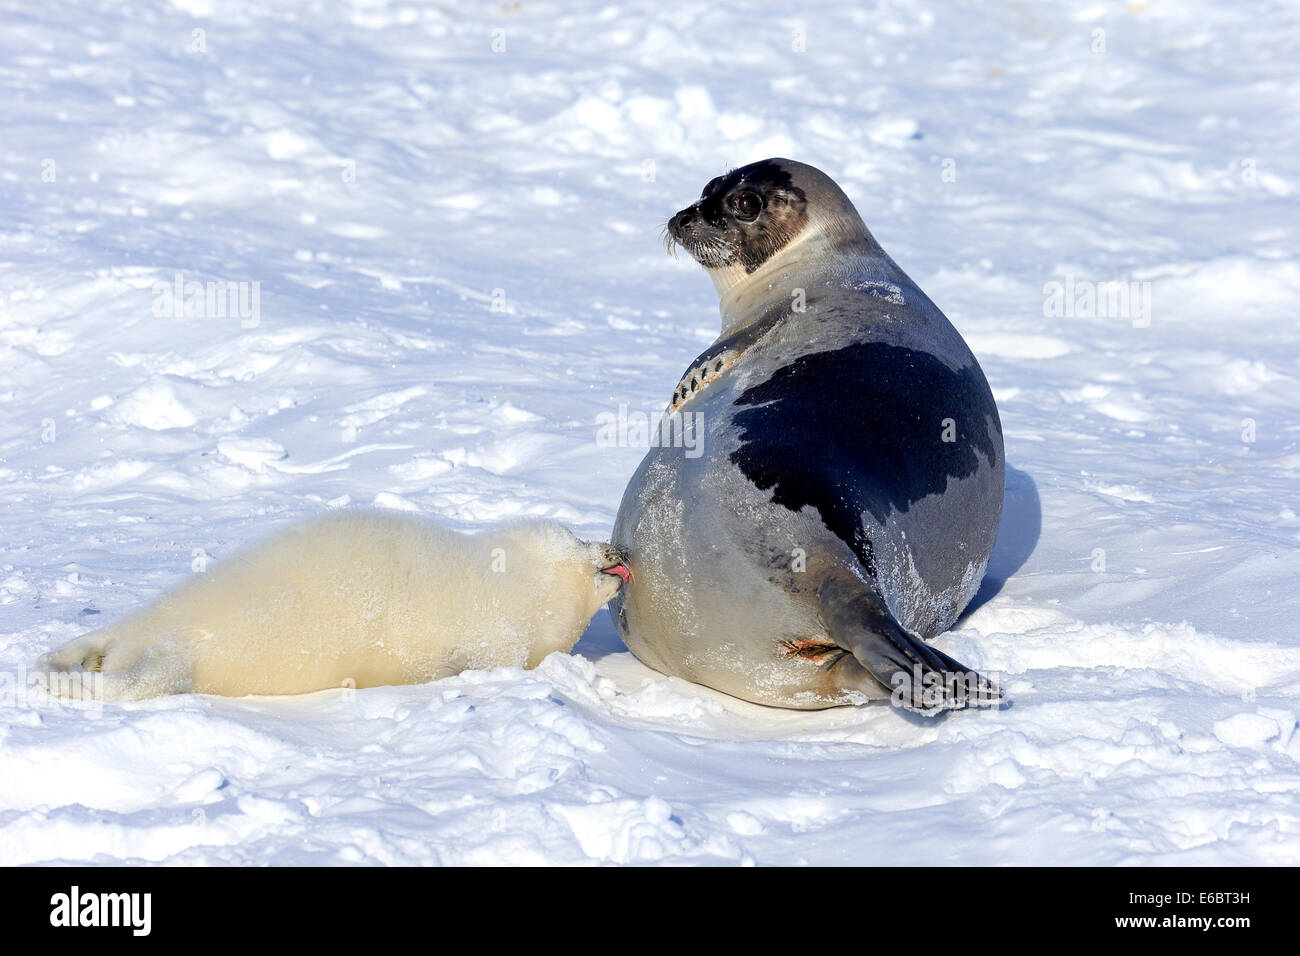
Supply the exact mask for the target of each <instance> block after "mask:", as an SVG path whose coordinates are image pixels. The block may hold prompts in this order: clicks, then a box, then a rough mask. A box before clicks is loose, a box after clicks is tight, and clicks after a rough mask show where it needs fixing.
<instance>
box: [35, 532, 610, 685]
mask: <svg viewBox="0 0 1300 956" xmlns="http://www.w3.org/2000/svg"><path fill="white" fill-rule="evenodd" d="M619 563H621V559H620V557H619V555H618V552H617V551H616V550H615V549H613V548H611V547H610V546H609V545H606V544H598V543H594V542H588V541H582V540H579V539H578V538H576V537H575V536H574V535H573V534H572V533H571V532H570V531H568V530H567V529H566V528H564V527H562V526H561V525H558V524H553V523H551V522H540V521H539V522H527V523H521V524H517V525H511V526H506V527H504V528H501V529H498V530H494V531H488V532H484V533H482V534H478V535H473V536H471V535H462V534H458V533H456V532H454V531H451V530H448V529H446V528H442V527H440V526H438V525H436V524H433V523H432V522H430V521H428V520H426V519H422V518H418V517H414V516H410V515H405V514H400V513H394V512H380V511H351V512H342V513H336V514H330V515H326V516H324V517H319V518H314V519H310V520H308V521H306V522H303V523H301V524H298V525H295V526H293V527H290V528H289V529H288V530H286V531H284V532H282V533H280V534H278V535H275V536H273V537H272V538H270V539H269V540H266V541H264V542H262V543H261V544H258V545H254V546H253V547H252V548H250V549H248V550H247V551H245V552H244V553H243V554H240V555H236V556H235V557H233V558H231V559H230V560H229V561H226V562H224V563H222V564H219V565H218V566H216V567H214V568H213V569H211V570H210V571H208V572H207V573H206V574H202V575H199V576H197V577H195V578H194V579H192V580H190V581H187V582H185V583H184V584H182V585H181V586H179V587H177V588H175V589H174V590H172V591H170V592H168V593H166V594H164V595H163V596H162V597H160V598H159V599H158V600H157V601H155V602H154V603H153V604H151V605H149V606H147V607H145V608H143V609H141V610H139V611H137V612H135V613H134V614H131V615H129V616H128V617H126V618H125V619H124V620H122V621H119V622H118V623H117V624H114V625H112V626H111V627H106V628H104V629H102V630H99V631H95V632H93V633H91V634H87V635H86V636H84V637H81V638H78V639H77V640H75V641H72V642H71V643H70V644H68V645H66V646H65V647H63V648H61V649H60V650H58V651H55V652H54V653H52V654H50V655H48V656H47V657H46V658H44V659H43V660H42V662H41V664H42V666H43V668H44V669H45V670H46V671H73V672H76V671H78V670H80V669H84V670H85V671H87V672H94V671H99V672H101V673H102V675H103V689H102V693H103V696H104V697H105V698H108V699H119V700H121V699H126V700H130V699H139V698H144V697H155V696H158V695H160V694H177V693H189V692H196V693H202V694H224V695H227V696H242V695H245V694H300V693H305V692H308V691H315V690H322V689H324V688H329V687H340V686H355V687H367V686H374V685H377V684H412V683H421V682H424V681H429V680H433V679H435V678H438V677H446V676H449V675H451V674H456V673H459V672H460V671H462V670H465V669H466V668H478V667H501V666H514V667H536V666H537V665H538V664H539V663H540V662H541V660H542V658H543V657H545V656H546V655H547V654H550V653H551V652H552V651H569V650H571V649H572V648H573V645H574V644H575V643H577V641H578V638H579V637H580V636H581V635H582V631H583V628H584V627H586V625H587V622H588V621H589V620H590V619H591V616H592V615H593V614H594V613H595V612H596V611H597V610H598V609H599V608H600V607H601V605H603V604H604V603H605V602H606V601H608V600H609V599H610V598H612V597H613V596H614V595H615V594H616V593H617V592H618V589H619V587H620V585H621V584H622V581H621V580H620V578H619V577H618V576H616V575H614V574H608V573H602V571H601V569H602V568H608V567H610V566H613V565H617V564H619ZM50 683H51V685H53V684H54V683H55V682H54V681H51V682H50ZM93 683H94V682H93V681H92V682H91V684H92V685H93Z"/></svg>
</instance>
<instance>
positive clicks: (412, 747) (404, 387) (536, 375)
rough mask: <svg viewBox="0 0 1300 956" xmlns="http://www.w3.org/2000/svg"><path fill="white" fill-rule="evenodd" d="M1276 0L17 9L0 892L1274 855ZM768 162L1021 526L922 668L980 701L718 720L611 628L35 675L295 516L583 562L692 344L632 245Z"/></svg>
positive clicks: (1279, 393)
mask: <svg viewBox="0 0 1300 956" xmlns="http://www.w3.org/2000/svg"><path fill="white" fill-rule="evenodd" d="M1298 16H1300V14H1298V12H1297V8H1296V7H1294V6H1293V5H1289V4H1270V3H1263V2H1254V3H1209V2H1205V0H1195V2H1175V0H1150V2H1144V0H1134V2H1129V3H1126V4H1120V3H1097V4H1095V5H1092V6H1086V7H1083V6H1080V5H1078V4H1073V3H1068V2H1045V3H1036V4H1026V3H1008V4H1001V3H987V4H970V5H966V4H952V5H939V4H935V3H932V2H923V3H908V2H902V0H899V2H878V3H873V2H868V3H865V4H862V3H847V2H846V3H820V2H815V0H814V2H810V3H801V4H798V5H795V6H794V7H791V6H790V5H788V4H778V3H774V2H771V0H769V2H768V3H767V5H766V9H765V10H760V11H759V12H758V13H756V14H754V15H747V16H741V15H739V14H737V13H736V12H734V11H733V10H731V8H730V7H729V6H728V5H725V4H723V5H719V4H715V3H704V2H690V3H680V4H661V3H650V2H627V3H622V4H619V5H608V4H605V3H586V2H575V3H558V2H541V0H523V2H512V3H502V4H485V5H481V6H479V5H473V4H469V5H466V4H460V5H443V4H436V5H422V4H414V3H409V2H400V0H394V2H386V0H363V2H356V3H355V4H353V5H351V6H341V5H335V4H320V3H313V2H302V3H294V2H280V0H276V2H270V0H265V2H238V0H232V2H229V3H226V2H222V3H215V2H210V0H175V2H173V3H170V4H168V3H165V2H161V0H140V2H137V3H132V4H130V5H122V4H119V3H116V2H112V0H99V2H84V3H65V2H59V0H49V2H43V3H39V4H33V3H27V2H20V0H13V2H11V3H8V4H6V10H5V12H4V13H3V14H0V22H2V23H3V27H4V28H3V29H2V30H0V96H2V100H0V102H3V109H2V110H0V213H2V214H3V215H2V216H0V481H2V482H3V499H2V500H3V513H2V515H0V522H2V524H0V531H2V532H3V533H2V534H0V607H2V608H3V611H2V612H0V614H2V616H0V673H2V674H3V676H2V677H0V680H2V681H3V684H0V698H2V700H0V863H6V864H18V863H34V862H60V861H61V862H73V861H76V862H94V863H122V862H140V861H151V862H167V863H192V864H197V863H207V864H220V863H275V864H292V863H310V864H317V863H319V864H349V863H374V864H399V863H402V864H406V863H444V864H465V863H475V864H478V863H483V864H486V863H555V864H583V863H646V862H659V861H663V862H688V863H692V862H693V863H723V864H735V863H760V864H787V863H810V864H828V863H864V864H872V865H879V864H891V863H930V864H990V863H1035V864H1037V863H1046V864H1066V863H1070V864H1126V863H1127V864H1132V863H1144V864H1296V863H1300V802H1297V799H1296V792H1297V789H1298V788H1300V763H1298V761H1300V735H1297V734H1296V714H1297V711H1298V710H1300V705H1298V704H1297V693H1298V692H1300V627H1297V607H1296V599H1295V589H1296V582H1297V580H1300V550H1298V548H1300V540H1298V539H1300V505H1297V501H1296V489H1297V481H1298V479H1300V447H1298V446H1297V439H1298V438H1300V425H1298V424H1297V414H1296V413H1297V395H1298V394H1300V393H1298V392H1297V381H1298V380H1300V348H1297V344H1296V343H1297V339H1296V314H1297V304H1298V303H1300V253H1298V252H1297V248H1300V243H1298V241H1297V240H1298V236H1297V224H1298V223H1300V203H1298V202H1297V189H1298V188H1300V135H1298V134H1300V113H1297V111H1296V109H1295V105H1294V104H1295V103H1296V101H1297V97H1298V96H1300V56H1298V55H1297V53H1298V52H1300V51H1298V50H1297V44H1296V37H1297V35H1298V33H1300V23H1297V19H1298ZM768 156H788V157H791V158H794V159H799V160H802V161H804V162H809V163H812V164H814V165H816V166H819V167H820V168H822V169H824V170H826V171H827V172H828V173H829V174H830V175H831V176H832V177H834V178H835V179H836V180H837V181H838V182H839V183H840V184H841V185H842V186H843V187H844V188H845V189H846V191H847V192H848V193H849V195H850V196H851V197H852V198H853V199H854V201H855V202H856V203H857V205H858V208H859V209H860V211H861V212H862V214H863V216H864V218H865V219H866V221H867V223H868V225H869V226H870V227H871V229H872V230H873V232H874V233H875V235H876V236H877V238H878V239H879V240H880V241H881V243H882V244H883V245H884V247H885V248H886V249H887V250H888V251H889V252H890V253H891V254H892V255H893V256H894V257H895V259H897V260H898V262H899V263H900V264H901V265H902V267H903V268H904V269H905V270H907V271H908V272H909V274H911V275H912V276H913V278H915V279H916V280H917V282H918V283H919V284H920V286H921V287H922V288H923V289H925V291H926V292H927V293H928V294H929V295H930V297H931V298H933V299H934V300H935V301H936V303H938V305H939V306H940V307H941V308H942V309H943V310H944V311H945V312H946V313H947V315H948V316H949V317H950V318H951V319H952V320H953V322H954V323H955V324H956V325H957V327H958V328H959V329H960V330H961V331H962V333H963V334H964V335H965V336H966V337H967V340H968V341H969V343H970V344H971V346H972V348H973V349H974V351H975V353H976V354H977V355H978V356H979V359H980V361H981V363H982V365H983V367H984V370H985V372H986V373H987V376H988V378H989V380H990V382H991V383H992V384H993V388H994V391H995V393H996V395H997V398H998V401H999V404H1000V408H1001V413H1002V420H1003V423H1004V426H1005V431H1006V440H1007V454H1008V461H1009V463H1010V465H1011V466H1012V467H1013V470H1012V471H1011V474H1010V481H1009V487H1008V489H1007V507H1006V516H1005V521H1004V524H1003V527H1002V531H1001V537H1000V539H999V543H998V548H997V552H996V554H995V556H994V559H993V562H992V564H991V566H990V569H989V573H988V576H987V579H986V581H985V584H984V586H983V588H982V590H981V592H980V595H979V597H978V598H977V599H976V602H975V604H974V606H973V608H972V609H971V610H970V611H969V612H968V613H967V614H966V615H965V616H964V617H963V619H962V620H961V621H960V622H959V623H958V625H957V627H956V628H955V629H954V630H953V631H952V632H950V633H949V634H947V635H945V636H943V637H941V638H939V639H938V640H937V642H936V643H937V645H938V646H939V647H941V648H942V649H943V650H944V651H946V652H947V653H949V654H951V655H952V656H954V657H956V658H957V659H959V660H961V661H963V662H965V663H967V664H969V665H970V666H972V667H975V668H977V669H978V670H980V671H982V672H984V673H987V674H989V675H991V676H994V677H996V678H998V679H999V680H1000V681H1001V683H1002V686H1003V687H1004V688H1005V689H1006V690H1007V691H1008V693H1009V695H1010V697H1011V699H1012V701H1013V703H1012V705H1011V706H1010V707H1008V708H1006V709H1002V710H998V711H994V712H968V713H957V714H952V715H949V716H946V717H943V718H940V719H936V720H926V719H923V718H919V717H911V716H907V715H904V714H901V713H899V712H898V711H896V710H894V709H892V708H890V707H888V706H886V705H867V706H862V707H858V708H843V709H838V710H833V711H826V712H819V713H796V712H782V711H775V710H768V709H763V708H759V707H755V706H749V705H745V704H742V703H740V702H737V701H733V700H729V699H726V698H723V697H721V696H720V695H718V694H714V693H711V692H709V691H707V690H704V689H701V688H697V687H693V686H690V685H688V684H685V683H683V682H681V681H679V680H670V679H665V678H663V677H662V676H661V675H658V674H656V673H655V672H653V671H651V670H649V669H647V668H646V667H644V666H643V665H641V664H640V663H639V662H638V661H636V660H635V659H634V658H632V657H631V656H630V655H629V654H628V653H627V651H626V650H625V649H624V648H623V647H622V645H621V643H620V642H619V639H618V638H617V636H616V635H615V632H614V630H613V627H612V625H611V623H610V621H609V620H608V617H607V616H606V615H605V614H604V613H603V612H602V613H601V614H599V615H597V617H596V618H595V620H594V621H593V622H592V624H591V625H590V627H589V628H588V630H587V632H586V635H585V636H584V639H583V641H582V642H581V643H580V644H579V645H578V647H577V648H576V651H575V654H574V655H572V656H569V655H552V656H551V657H550V658H548V659H547V660H546V661H545V662H544V664H543V666H542V667H541V668H540V669H538V670H536V671H520V670H510V669H504V670H491V671H471V672H467V673H464V674H463V675H461V676H459V677H454V678H450V679H447V680H443V681H438V682H435V683H433V684H429V685H422V686H407V687H386V688H376V689H370V690H364V691H348V690H339V691H330V692H324V693H320V694H314V695H309V696H304V697H300V698H262V699H258V698H247V699H239V700H233V699H221V698H203V697H196V696H182V697H172V698H166V699H161V700H157V701H151V702H146V703H140V704H129V705H110V706H105V707H103V708H101V709H95V708H90V709H78V708H75V707H67V706H63V707H60V706H58V705H56V704H55V703H53V702H51V701H49V700H47V699H46V698H44V697H43V696H41V695H40V694H39V693H38V692H35V691H32V692H29V691H28V690H27V689H26V683H25V681H26V674H27V669H28V668H30V666H31V664H32V663H33V662H34V661H35V659H36V658H37V657H38V656H39V655H40V654H41V653H43V652H44V651H45V650H46V649H48V648H50V647H54V646H57V645H59V644H62V643H64V642H65V641H68V640H70V639H71V638H73V637H76V636H78V635H80V634H82V633H84V632H86V631H87V630H89V629H90V628H92V627H94V626H97V625H99V624H101V623H105V622H108V621H110V620H113V619H115V618H117V617H118V616H120V615H122V614H125V613H127V612H129V611H130V610H132V609H134V608H136V607H138V606H139V605H140V604H141V603H142V602H143V601H145V600H147V599H149V598H150V597H152V596H153V595H156V594H157V593H159V592H160V591H161V590H162V589H164V588H166V587H168V586H169V585H171V584H174V583H175V582H177V581H179V580H181V579H183V578H184V577H185V576H186V575H188V574H192V573H195V572H196V571H199V570H201V569H202V567H203V566H205V563H206V562H207V561H208V560H209V559H211V558H219V557H221V556H222V555H224V554H228V553H229V552H230V551H231V550H233V549H235V548H237V547H239V546H240V545H242V544H244V543H245V542H247V541H249V540H250V539H252V538H255V537H257V536H258V535H261V534H264V533H265V532H266V531H267V530H269V529H271V528H273V527H277V526H279V525H280V524H281V523H282V522H285V521H287V520H289V519H291V518H293V517H297V516H301V515H304V514H309V513H315V512H320V511H323V510H326V509H328V508H331V507H340V506H343V505H346V504H349V503H351V504H371V503H374V504H378V505H382V506H387V507H393V508H404V509H408V510H415V511H420V512H424V513H427V514H431V515H437V516H439V517H441V518H442V519H444V520H446V521H447V522H448V523H450V524H451V525H453V526H455V527H458V528H462V529H476V528H480V527H484V526H486V525H488V524H490V523H492V522H495V521H497V520H499V519H508V518H512V517H516V516H524V515H538V516H545V517H549V518H554V519H557V520H559V521H562V522H564V523H565V524H567V525H569V526H570V527H572V528H573V529H574V530H575V531H577V532H578V533H580V534H582V535H584V536H586V537H593V538H603V537H605V536H607V535H608V533H609V530H610V528H611V526H612V523H613V516H614V511H615V509H616V508H617V506H618V502H619V499H620V496H621V494H622V491H623V487H624V484H625V482H626V480H627V478H628V476H629V475H630V474H631V473H632V471H633V469H634V468H635V466H636V464H637V462H638V461H639V459H640V457H641V456H642V454H643V453H644V448H641V447H635V446H632V445H628V446H625V447H606V443H601V442H598V441H597V438H596V436H597V432H598V425H597V421H598V416H601V415H602V414H610V413H617V412H618V410H619V408H620V406H626V409H628V410H630V411H631V412H632V413H645V414H652V413H656V412H658V411H661V410H662V408H663V407H664V405H665V404H666V402H667V399H668V396H669V393H670V390H671V389H672V387H673V385H674V383H676V382H677V380H678V377H679V376H680V374H681V372H682V370H683V369H684V368H686V367H687V365H688V364H689V363H690V361H691V360H692V359H693V358H694V357H695V355H696V354H697V353H698V352H699V351H701V350H702V348H703V347H704V346H705V345H706V344H707V343H709V342H710V341H711V340H712V339H713V338H714V336H715V335H716V334H717V329H718V316H717V303H716V298H715V295H714V292H713V289H712V287H711V284H710V283H709V281H708V279H707V277H706V276H705V275H704V274H703V273H702V271H701V270H700V269H699V268H698V267H696V266H695V265H694V264H693V263H690V262H689V261H685V260H673V259H670V258H668V257H666V256H664V254H663V247H662V245H661V243H660V236H659V232H660V229H661V227H662V225H663V223H664V221H665V220H666V218H667V217H668V216H669V215H670V214H671V213H672V212H673V211H675V210H676V209H678V208H680V207H681V206H683V205H685V204H686V203H688V202H690V201H691V200H693V199H694V198H695V197H696V196H697V195H698V193H699V190H700V188H701V187H702V186H703V184H704V183H705V182H706V181H707V180H709V179H710V178H712V177H713V176H715V175H718V174H719V173H721V172H723V171H725V169H726V168H728V167H729V166H737V165H741V164H743V163H747V162H751V161H753V160H757V159H761V158H764V157H768ZM177 283H179V287H180V294H179V295H177V294H176V289H177ZM187 283H200V284H202V294H201V295H190V294H189V293H188V292H187V291H186V284H187ZM218 283H224V284H225V287H222V286H219V285H218ZM254 283H256V285H254Z"/></svg>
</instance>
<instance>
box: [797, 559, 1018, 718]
mask: <svg viewBox="0 0 1300 956" xmlns="http://www.w3.org/2000/svg"><path fill="white" fill-rule="evenodd" d="M818 597H819V599H820V616H821V621H822V625H823V626H824V627H825V628H826V632H827V634H828V635H829V636H830V638H831V640H833V641H834V642H835V643H836V644H837V645H838V646H840V647H842V648H843V649H844V650H846V651H848V652H849V653H851V654H852V655H853V656H854V658H856V659H857V661H858V663H859V664H861V665H862V666H863V667H864V668H866V670H867V671H868V672H869V673H870V674H871V676H872V677H873V678H874V679H875V680H876V681H877V682H878V683H879V684H881V685H882V686H884V687H885V688H886V689H888V690H889V691H890V692H891V695H892V696H891V698H890V699H891V700H892V701H893V702H894V703H896V704H898V705H899V706H902V707H904V708H906V709H907V710H912V711H916V712H917V713H920V714H925V715H927V716H933V715H935V714H938V713H940V712H942V711H945V710H956V709H959V708H962V707H966V706H968V705H971V704H975V705H988V704H991V703H993V702H995V701H997V700H999V699H1001V697H1002V691H1001V689H1000V688H999V687H998V686H997V685H996V684H994V683H993V682H992V681H990V680H989V679H988V678H986V677H982V676H981V675H979V674H977V673H976V672H975V671H973V670H971V669H970V668H968V667H966V666H965V665H963V664H961V663H959V662H957V661H955V660H953V659H952V658H951V657H949V656H948V655H947V654H945V653H943V652H942V651H939V650H936V649H935V648H933V647H931V646H930V645H929V644H927V643H925V641H923V640H921V638H919V637H917V636H916V635H915V634H912V633H910V632H909V631H907V630H906V629H905V628H903V627H902V626H901V625H900V624H899V623H898V622H897V621H896V620H894V617H893V615H892V614H890V613H889V611H888V610H886V609H885V607H884V605H883V602H881V601H880V599H879V598H878V597H877V596H876V595H875V594H873V593H872V591H871V590H870V589H869V588H868V587H867V586H866V585H865V584H863V583H862V582H859V581H854V582H853V584H852V585H846V584H828V585H824V586H823V587H822V588H820V589H819V591H818Z"/></svg>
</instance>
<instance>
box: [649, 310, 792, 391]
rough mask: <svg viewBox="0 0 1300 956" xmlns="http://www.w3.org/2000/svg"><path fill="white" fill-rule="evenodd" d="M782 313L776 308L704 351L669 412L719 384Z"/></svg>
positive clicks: (685, 376)
mask: <svg viewBox="0 0 1300 956" xmlns="http://www.w3.org/2000/svg"><path fill="white" fill-rule="evenodd" d="M783 314H784V313H783V312H782V311H781V310H775V309H774V310H772V311H771V312H770V313H769V314H767V315H764V316H762V317H760V318H759V319H758V320H757V321H754V322H751V323H749V324H748V325H746V326H745V327H744V328H743V329H740V330H739V331H738V332H733V333H732V334H731V335H728V336H725V337H724V338H720V339H718V341H716V342H714V343H713V344H712V345H710V346H709V347H708V348H707V349H705V350H704V351H703V352H701V353H700V354H699V355H698V356H697V357H696V359H695V361H694V362H692V363H691V367H690V368H688V369H687V370H686V372H685V373H684V374H683V375H682V377H681V380H680V381H678V383H677V387H676V388H674V389H673V398H672V401H671V402H669V403H668V411H669V413H670V414H671V413H672V412H675V411H677V409H679V408H681V406H682V405H684V404H685V403H686V402H687V401H689V400H690V399H691V398H693V397H694V396H695V393H696V392H699V391H702V390H703V389H705V388H708V387H709V386H710V385H712V384H713V383H714V382H715V381H717V379H718V378H719V377H720V376H721V375H722V373H723V372H725V371H726V370H727V369H729V368H730V367H731V366H732V364H733V363H734V362H735V361H736V359H738V358H740V356H741V355H743V354H744V353H745V350H746V349H748V348H749V347H750V346H751V345H753V344H754V343H755V342H757V341H758V340H759V339H761V338H762V337H763V336H764V335H766V334H767V333H768V332H769V331H771V329H772V327H773V326H774V325H776V322H777V320H778V319H779V318H781V317H782V315H783Z"/></svg>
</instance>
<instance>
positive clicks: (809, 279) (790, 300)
mask: <svg viewBox="0 0 1300 956" xmlns="http://www.w3.org/2000/svg"><path fill="white" fill-rule="evenodd" d="M853 218H854V219H855V220H856V222H853V221H845V220H844V219H843V218H840V219H837V220H834V221H831V222H825V221H822V222H818V221H815V220H814V221H812V222H809V223H808V225H807V226H805V227H804V228H803V229H802V230H801V231H800V233H799V235H797V236H795V237H794V238H793V239H791V240H790V241H789V242H788V243H786V244H785V245H784V246H782V247H781V249H779V250H778V251H777V252H775V253H773V254H772V255H771V256H770V257H769V258H768V259H767V261H765V262H764V263H763V264H762V265H761V266H759V267H758V268H757V269H755V270H754V271H753V272H746V271H745V267H744V266H743V265H731V266H719V267H716V268H712V269H708V270H706V271H707V272H708V273H709V278H711V279H712V280H713V285H714V287H715V288H716V289H717V290H718V304H719V306H720V308H721V311H722V334H721V335H720V336H719V338H726V337H727V336H729V335H732V334H734V333H735V332H738V331H740V330H741V329H743V328H744V327H745V326H746V325H748V324H749V323H751V322H753V321H755V320H756V319H759V318H761V317H762V316H764V315H766V314H768V312H769V311H770V310H771V309H772V308H774V307H781V306H783V307H785V308H789V307H790V306H791V305H792V304H794V303H796V302H797V301H798V299H799V297H800V296H801V295H802V296H803V297H805V298H806V297H807V296H809V295H811V294H812V292H813V290H814V289H825V288H827V287H828V286H833V285H836V284H839V283H841V282H847V281H848V280H849V279H850V278H854V277H859V276H862V275H863V274H864V273H872V272H876V271H879V272H880V273H882V277H883V274H884V273H887V272H890V271H892V270H893V269H897V266H895V265H894V263H893V261H892V260H891V259H890V258H889V256H887V255H885V251H884V250H883V249H881V248H880V246H879V244H878V243H877V242H876V240H875V239H874V238H873V237H872V235H871V233H870V232H868V231H867V227H866V226H865V225H863V223H862V220H861V219H859V218H858V217H857V216H856V215H855V216H854V217H853ZM877 258H878V259H879V260H880V261H879V264H877V263H876V261H875V260H877ZM873 266H874V267H875V268H873ZM800 290H802V293H801V292H800Z"/></svg>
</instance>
